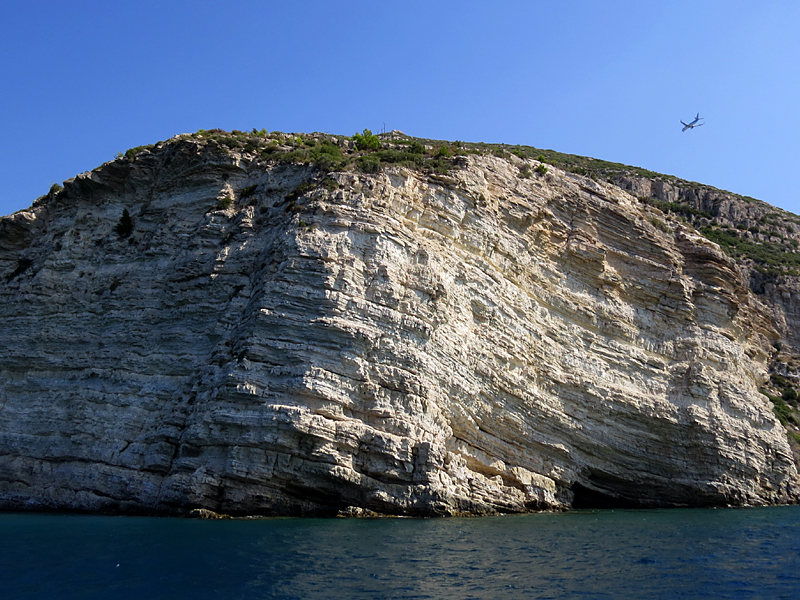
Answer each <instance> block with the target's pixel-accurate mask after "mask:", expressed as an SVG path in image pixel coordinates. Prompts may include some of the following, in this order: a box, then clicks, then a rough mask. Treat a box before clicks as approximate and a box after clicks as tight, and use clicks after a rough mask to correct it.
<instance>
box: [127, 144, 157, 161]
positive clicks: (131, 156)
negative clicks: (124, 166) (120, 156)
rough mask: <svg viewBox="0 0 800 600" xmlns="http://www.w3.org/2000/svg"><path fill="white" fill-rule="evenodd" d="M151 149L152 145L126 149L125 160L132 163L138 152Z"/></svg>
mask: <svg viewBox="0 0 800 600" xmlns="http://www.w3.org/2000/svg"><path fill="white" fill-rule="evenodd" d="M153 147H154V145H153V144H146V145H144V146H136V147H135V148H128V149H127V150H126V151H125V158H127V159H128V160H129V161H131V162H133V161H134V160H136V155H137V154H139V153H140V152H143V151H145V150H150V149H152V148H153Z"/></svg>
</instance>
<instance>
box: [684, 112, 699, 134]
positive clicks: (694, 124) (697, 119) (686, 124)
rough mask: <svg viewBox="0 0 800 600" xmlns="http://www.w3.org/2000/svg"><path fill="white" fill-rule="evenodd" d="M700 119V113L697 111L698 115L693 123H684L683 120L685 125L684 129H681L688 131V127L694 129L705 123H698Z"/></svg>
mask: <svg viewBox="0 0 800 600" xmlns="http://www.w3.org/2000/svg"><path fill="white" fill-rule="evenodd" d="M699 120H700V113H697V116H696V117H695V118H694V121H692V122H691V123H684V122H683V121H681V125H683V129H681V131H686V130H687V129H694V128H695V127H700V126H701V125H703V123H698V121H699Z"/></svg>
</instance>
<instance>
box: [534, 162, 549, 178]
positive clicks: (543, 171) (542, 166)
mask: <svg viewBox="0 0 800 600" xmlns="http://www.w3.org/2000/svg"><path fill="white" fill-rule="evenodd" d="M536 172H537V173H538V174H539V175H544V174H546V173H547V166H546V165H545V164H544V163H542V162H540V163H539V166H537V167H536Z"/></svg>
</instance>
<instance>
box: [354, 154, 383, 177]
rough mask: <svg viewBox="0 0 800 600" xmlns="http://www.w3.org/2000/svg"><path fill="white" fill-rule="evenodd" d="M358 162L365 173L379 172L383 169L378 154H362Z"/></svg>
mask: <svg viewBox="0 0 800 600" xmlns="http://www.w3.org/2000/svg"><path fill="white" fill-rule="evenodd" d="M357 164H358V168H359V169H360V170H361V171H362V172H364V173H377V172H378V171H380V170H381V160H380V158H378V157H377V156H361V157H359V159H358V162H357Z"/></svg>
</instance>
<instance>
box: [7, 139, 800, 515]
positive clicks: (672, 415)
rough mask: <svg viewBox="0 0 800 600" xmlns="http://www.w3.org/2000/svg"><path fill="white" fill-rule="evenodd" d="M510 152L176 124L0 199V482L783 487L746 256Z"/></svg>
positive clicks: (527, 500) (603, 497) (58, 495)
mask: <svg viewBox="0 0 800 600" xmlns="http://www.w3.org/2000/svg"><path fill="white" fill-rule="evenodd" d="M512 161H513V162H511V161H509V160H504V159H500V158H496V157H491V156H470V157H468V158H465V159H462V160H461V161H460V163H461V166H460V167H458V168H456V169H454V170H453V171H452V172H451V173H450V175H448V176H430V177H426V176H424V175H421V174H419V173H416V172H412V171H408V170H405V169H402V168H395V169H389V170H387V171H384V172H382V173H377V174H370V175H367V174H361V173H338V174H333V175H331V176H330V177H328V178H327V179H326V178H324V177H322V176H316V178H314V176H315V172H314V171H313V169H311V168H310V167H304V166H300V165H282V166H274V165H273V166H270V165H264V164H258V163H256V162H248V161H246V160H244V159H242V158H241V157H240V156H238V155H234V156H233V157H226V156H221V155H214V154H212V153H210V152H207V151H203V150H201V149H200V148H199V147H198V145H197V144H195V143H194V142H191V141H182V142H171V143H170V144H166V145H164V146H163V147H161V148H158V149H156V150H154V151H153V152H152V153H150V154H147V153H145V154H144V155H140V156H139V158H137V159H136V161H135V162H133V163H130V162H127V161H124V160H118V161H115V162H113V163H109V164H107V165H104V166H103V167H102V168H101V169H99V170H96V171H94V172H92V173H89V174H84V175H83V176H80V177H78V178H77V179H76V180H75V181H74V182H72V183H71V184H70V185H68V186H67V189H66V190H65V192H63V193H61V194H59V195H58V196H57V197H55V198H50V199H48V200H47V201H44V202H40V203H39V204H38V205H35V206H34V207H33V208H31V209H30V210H28V211H23V212H20V213H17V214H15V215H12V216H11V217H7V218H5V219H3V220H2V221H0V297H1V299H2V303H0V311H2V322H3V325H4V326H3V328H2V329H0V348H2V353H0V508H15V509H17V508H50V509H77V510H89V511H101V510H108V511H119V512H180V511H189V510H192V509H208V510H211V511H215V512H220V513H228V514H237V515H244V514H334V513H336V512H338V511H342V510H345V511H348V512H350V513H351V514H357V513H358V512H359V511H362V510H370V511H375V512H381V513H394V514H461V513H469V514H483V513H490V512H496V511H525V510H535V509H544V508H559V507H569V506H571V505H575V506H581V505H598V504H603V503H612V504H617V505H626V504H628V505H634V506H670V505H705V504H765V503H775V502H787V501H794V499H796V497H797V493H796V487H795V486H796V483H795V482H796V478H797V471H796V469H795V465H794V462H793V459H792V456H791V452H790V450H789V447H788V444H787V441H786V438H785V432H784V430H783V428H782V427H781V426H780V424H779V423H778V422H777V420H776V419H775V418H774V416H773V415H772V412H771V406H770V403H769V401H768V400H767V399H766V398H765V397H764V396H762V395H761V394H759V393H758V387H759V385H760V384H761V383H762V382H763V380H764V379H765V377H766V375H765V371H764V361H765V358H766V340H765V337H764V334H768V333H769V332H770V328H771V325H770V323H769V321H768V319H767V318H766V317H763V316H762V313H761V307H760V306H759V304H758V302H757V301H756V300H755V299H754V297H753V296H752V295H751V294H750V293H749V291H748V289H747V287H746V286H745V285H744V284H743V282H742V279H741V276H740V273H739V271H738V269H737V268H736V265H735V264H734V263H732V262H731V260H730V259H728V258H727V257H725V255H723V254H722V253H721V252H720V251H719V249H718V248H717V247H716V246H714V245H713V244H711V243H710V242H708V241H706V240H705V239H704V238H702V237H700V236H698V235H697V234H695V233H693V232H691V231H689V230H687V229H682V228H680V227H677V228H674V229H670V227H672V226H671V225H670V226H668V227H666V229H668V231H662V229H665V228H664V227H662V229H659V228H657V227H655V226H654V225H653V224H651V223H650V221H648V220H647V218H646V213H643V212H642V211H641V208H640V206H639V204H638V203H637V202H636V200H635V199H634V198H633V197H631V196H629V195H628V194H627V193H625V192H623V191H622V190H620V189H619V188H616V187H614V186H611V185H604V184H599V183H596V182H593V181H591V180H588V179H583V178H580V177H577V176H574V175H569V174H565V173H563V172H561V171H558V170H557V169H554V168H552V167H550V169H549V172H548V173H547V174H545V175H538V174H536V175H533V176H531V177H521V176H520V175H519V173H520V169H519V167H520V166H521V165H522V161H521V160H517V159H516V158H513V159H512ZM531 164H535V163H534V162H531ZM304 183H306V184H307V185H301V184H304ZM252 186H256V187H255V188H252ZM248 188H249V189H248ZM229 195H230V196H232V197H233V198H234V202H233V204H232V206H230V207H228V208H222V207H223V206H224V204H225V203H224V202H222V201H221V200H223V199H224V198H225V197H226V196H229ZM215 207H219V209H216V210H215ZM123 208H127V209H128V210H129V211H130V214H131V216H132V217H133V220H134V229H133V233H132V235H131V236H130V237H129V238H121V237H120V236H119V235H118V234H117V233H115V231H114V227H115V225H116V224H117V222H118V220H119V217H120V215H121V213H122V210H123Z"/></svg>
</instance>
